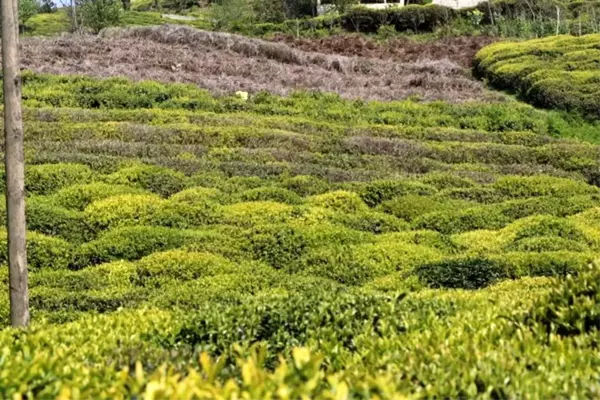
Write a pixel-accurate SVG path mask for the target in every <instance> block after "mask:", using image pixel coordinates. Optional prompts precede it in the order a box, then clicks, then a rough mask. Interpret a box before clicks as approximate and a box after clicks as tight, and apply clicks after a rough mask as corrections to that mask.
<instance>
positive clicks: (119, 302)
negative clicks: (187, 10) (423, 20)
mask: <svg viewBox="0 0 600 400" xmlns="http://www.w3.org/2000/svg"><path fill="white" fill-rule="evenodd" d="M23 98H24V104H25V106H26V109H25V111H24V117H25V131H26V138H25V139H26V149H27V152H26V159H27V163H28V164H27V169H26V191H27V196H28V200H27V201H28V204H27V210H28V221H27V223H28V227H29V236H28V239H29V242H28V243H29V263H30V269H31V273H30V278H31V305H32V316H33V321H34V323H33V326H32V328H31V329H30V330H28V331H16V330H11V329H6V330H3V331H1V332H0V344H1V346H2V347H3V348H4V349H5V352H6V354H7V355H10V357H9V356H7V357H1V358H0V366H1V370H2V371H15V370H18V371H21V373H19V374H3V375H2V374H0V393H1V394H2V396H3V397H17V396H18V394H21V395H23V396H27V397H28V398H35V397H38V398H46V397H58V396H62V397H69V398H70V397H77V396H81V397H111V398H131V397H136V398H137V397H146V398H177V399H181V398H190V399H191V398H214V397H219V396H220V397H223V398H235V397H236V396H237V397H238V398H239V397H247V398H288V397H289V398H298V397H301V396H306V397H314V398H373V397H375V396H379V397H380V398H390V399H391V398H398V397H402V396H414V397H417V398H431V397H444V398H446V397H447V398H455V397H469V398H502V397H505V398H512V397H519V398H555V397H590V396H593V394H594V393H596V392H597V390H599V389H600V388H599V387H598V381H597V379H596V376H597V370H598V361H597V357H596V349H595V343H596V341H597V332H598V331H597V330H596V329H594V323H596V322H595V321H596V320H595V319H594V318H595V317H594V316H595V315H597V307H598V302H597V300H596V297H595V293H597V290H596V286H595V285H597V282H598V279H597V278H598V266H597V265H596V266H595V267H591V269H590V267H588V266H589V265H591V264H592V262H593V260H594V259H595V258H597V254H598V251H600V230H599V229H598V221H599V218H600V217H599V215H600V214H599V210H600V189H599V188H598V186H597V185H598V183H599V181H600V177H599V176H598V172H597V171H598V169H599V167H600V164H599V160H598V157H597V154H598V146H597V145H596V144H593V143H590V142H585V141H582V140H581V139H582V138H590V139H593V140H594V141H597V136H594V132H596V133H595V134H596V135H597V132H598V127H597V125H594V124H591V123H588V122H585V121H583V120H582V119H581V118H578V117H572V116H568V115H565V114H560V113H555V112H546V111H540V110H536V109H534V108H532V107H530V106H528V105H523V104H519V103H492V104H486V103H479V102H467V103H463V104H448V103H442V102H434V103H417V102H411V101H397V102H368V101H364V100H356V101H349V100H344V99H342V98H340V97H339V96H336V95H332V94H323V93H313V92H298V93H295V94H293V95H291V96H289V97H278V96H275V95H272V94H267V93H259V94H255V95H251V96H250V97H249V99H248V100H243V99H241V98H238V97H235V96H228V97H213V96H212V95H210V94H209V93H208V92H206V91H204V90H201V89H198V88H197V87H195V86H191V85H174V84H160V83H156V82H132V81H129V80H127V79H123V78H118V79H117V78H112V79H108V80H100V79H95V78H90V77H82V76H78V77H64V76H63V77H58V76H51V75H36V74H33V73H26V74H25V79H24V87H23ZM575 138H576V139H575ZM0 204H3V203H1V202H0ZM0 240H3V241H6V234H5V233H1V234H0ZM2 248H4V247H2V246H0V249H2ZM0 262H6V254H4V253H2V252H0ZM1 273H2V275H0V276H1V277H2V279H3V281H4V282H6V280H7V271H6V269H4V270H3V272H1ZM566 276H570V277H569V278H565V277H566ZM586 288H590V289H589V290H587V289H586ZM565 299H566V300H565ZM568 299H573V300H572V301H570V300H568ZM0 319H1V320H2V321H4V322H5V323H7V320H8V298H7V296H6V293H5V294H4V295H3V296H0ZM198 360H199V361H198ZM557 360H560V362H557ZM507 382H508V383H507ZM286 396H288V397H286Z"/></svg>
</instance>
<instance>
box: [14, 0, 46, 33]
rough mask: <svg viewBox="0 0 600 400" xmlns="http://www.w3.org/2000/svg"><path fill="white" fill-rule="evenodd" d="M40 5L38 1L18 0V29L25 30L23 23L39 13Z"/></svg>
mask: <svg viewBox="0 0 600 400" xmlns="http://www.w3.org/2000/svg"><path fill="white" fill-rule="evenodd" d="M40 8H41V4H40V3H39V1H38V0H19V28H20V29H21V31H22V32H23V31H24V30H25V22H27V21H29V19H30V18H31V17H33V16H34V15H36V14H37V13H39V12H40Z"/></svg>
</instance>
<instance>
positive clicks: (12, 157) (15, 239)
mask: <svg viewBox="0 0 600 400" xmlns="http://www.w3.org/2000/svg"><path fill="white" fill-rule="evenodd" d="M0 3H2V8H1V9H2V71H3V75H2V76H3V85H4V137H5V145H4V153H5V156H4V157H5V164H6V213H7V218H6V228H7V230H8V268H9V281H10V283H9V287H10V322H11V324H12V326H27V325H29V293H28V287H27V251H26V247H25V157H24V151H23V118H22V116H21V72H20V70H19V24H18V20H19V19H18V8H17V0H1V1H0Z"/></svg>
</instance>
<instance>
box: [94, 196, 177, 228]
mask: <svg viewBox="0 0 600 400" xmlns="http://www.w3.org/2000/svg"><path fill="white" fill-rule="evenodd" d="M165 202H166V201H165V200H163V199H161V198H160V197H159V196H157V195H151V194H134V195H130V194H125V195H120V196H113V197H108V198H106V199H103V200H99V201H96V202H93V203H92V204H90V205H89V206H88V207H86V209H85V214H86V217H87V218H88V220H89V222H90V224H91V226H93V227H94V230H95V231H100V230H104V229H108V228H111V227H117V226H125V225H129V226H133V225H151V224H149V221H151V220H152V218H153V217H154V216H155V215H156V214H157V213H158V212H159V210H160V209H161V207H162V205H163V204H164V203H165Z"/></svg>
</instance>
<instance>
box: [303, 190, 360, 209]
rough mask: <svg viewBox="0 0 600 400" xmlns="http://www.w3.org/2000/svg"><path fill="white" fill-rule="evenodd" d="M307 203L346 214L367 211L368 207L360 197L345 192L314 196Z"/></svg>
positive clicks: (339, 191)
mask: <svg viewBox="0 0 600 400" xmlns="http://www.w3.org/2000/svg"><path fill="white" fill-rule="evenodd" d="M307 202H308V203H309V204H311V205H314V206H316V207H323V208H325V209H330V210H333V211H340V212H344V213H355V212H360V211H367V206H366V205H365V203H364V202H363V201H362V200H361V198H360V196H359V195H357V194H356V193H352V192H347V191H344V190H338V191H335V192H328V193H324V194H320V195H316V196H312V197H310V198H308V199H307Z"/></svg>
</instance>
